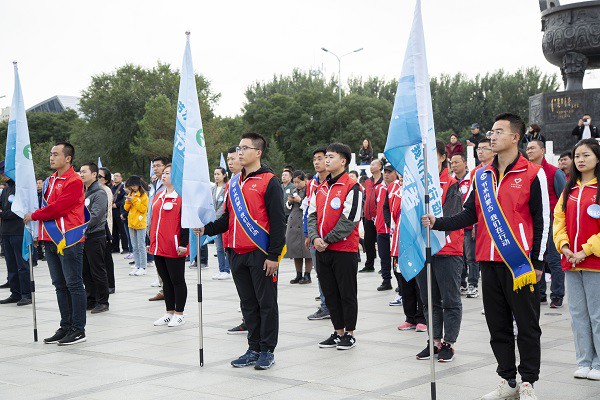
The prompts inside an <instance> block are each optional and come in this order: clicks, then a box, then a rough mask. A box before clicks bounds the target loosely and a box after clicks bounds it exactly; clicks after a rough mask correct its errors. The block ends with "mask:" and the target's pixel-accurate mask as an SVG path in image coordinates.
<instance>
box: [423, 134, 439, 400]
mask: <svg viewBox="0 0 600 400" xmlns="http://www.w3.org/2000/svg"><path fill="white" fill-rule="evenodd" d="M427 158H428V157H427V141H424V142H423V161H424V162H423V166H424V168H425V213H426V214H429V174H428V170H427ZM425 264H426V265H427V332H428V334H429V367H430V368H429V369H430V372H429V373H430V379H431V400H435V399H436V395H437V393H436V388H435V357H434V356H433V354H434V353H433V347H434V345H433V302H432V295H431V227H430V226H427V247H425Z"/></svg>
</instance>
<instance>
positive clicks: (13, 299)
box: [0, 295, 20, 304]
mask: <svg viewBox="0 0 600 400" xmlns="http://www.w3.org/2000/svg"><path fill="white" fill-rule="evenodd" d="M19 300H20V299H17V298H16V297H13V296H12V295H11V296H8V297H7V298H5V299H4V300H0V304H12V303H18V302H19Z"/></svg>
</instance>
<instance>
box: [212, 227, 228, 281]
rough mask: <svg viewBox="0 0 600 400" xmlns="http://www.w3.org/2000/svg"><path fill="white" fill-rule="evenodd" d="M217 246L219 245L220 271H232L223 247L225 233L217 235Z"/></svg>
mask: <svg viewBox="0 0 600 400" xmlns="http://www.w3.org/2000/svg"><path fill="white" fill-rule="evenodd" d="M215 246H216V247H217V260H219V272H227V273H230V271H231V270H230V268H229V260H228V259H227V255H226V254H225V249H223V235H217V237H216V238H215Z"/></svg>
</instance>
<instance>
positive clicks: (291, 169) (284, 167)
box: [283, 164, 294, 173]
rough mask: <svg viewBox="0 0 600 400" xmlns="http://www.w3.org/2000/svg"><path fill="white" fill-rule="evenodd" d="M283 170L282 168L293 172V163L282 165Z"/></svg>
mask: <svg viewBox="0 0 600 400" xmlns="http://www.w3.org/2000/svg"><path fill="white" fill-rule="evenodd" d="M283 170H284V171H285V170H288V171H290V172H292V173H293V172H294V166H293V165H291V164H287V165H284V166H283Z"/></svg>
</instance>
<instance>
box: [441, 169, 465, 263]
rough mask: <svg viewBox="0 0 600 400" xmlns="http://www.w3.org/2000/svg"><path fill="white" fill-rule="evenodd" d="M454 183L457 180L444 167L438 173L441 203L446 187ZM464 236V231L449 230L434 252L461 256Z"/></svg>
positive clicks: (446, 190)
mask: <svg viewBox="0 0 600 400" xmlns="http://www.w3.org/2000/svg"><path fill="white" fill-rule="evenodd" d="M454 184H458V182H457V180H456V179H455V178H454V177H452V176H451V175H450V174H448V168H444V169H443V170H442V173H441V174H440V186H441V187H442V205H444V203H446V195H447V194H448V189H450V187H451V186H452V185H454ZM464 238H465V231H464V230H463V229H459V230H457V231H452V232H450V235H448V236H446V245H445V246H444V247H442V249H441V250H440V251H438V252H437V253H436V255H439V256H462V255H463V243H464Z"/></svg>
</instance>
